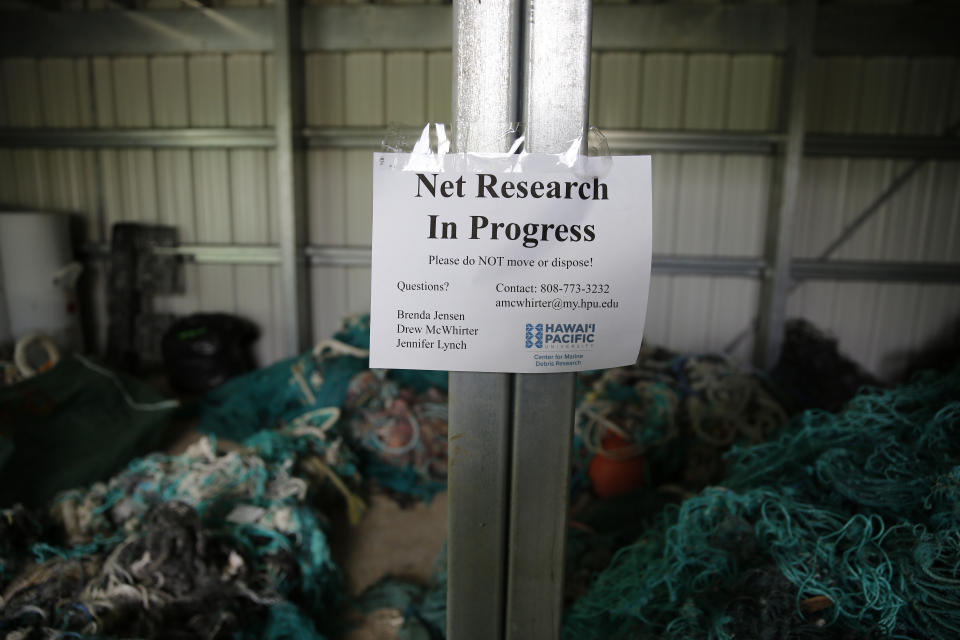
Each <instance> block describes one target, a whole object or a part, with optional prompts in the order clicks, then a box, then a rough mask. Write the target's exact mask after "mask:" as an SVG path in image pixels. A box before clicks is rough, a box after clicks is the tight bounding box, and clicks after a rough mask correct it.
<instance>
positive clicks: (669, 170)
mask: <svg viewBox="0 0 960 640" xmlns="http://www.w3.org/2000/svg"><path fill="white" fill-rule="evenodd" d="M592 66H593V69H592V80H593V83H592V85H591V89H592V96H591V114H592V115H591V120H592V122H593V123H594V124H596V125H597V126H598V127H600V128H601V130H602V129H603V128H628V129H671V130H713V131H727V130H738V131H769V130H773V129H775V128H776V127H777V124H778V122H777V120H778V114H779V112H780V75H781V66H782V64H781V61H780V59H779V58H778V57H775V56H770V55H761V56H758V55H710V54H690V55H685V54H676V53H648V54H639V53H624V52H600V53H595V54H594V56H593V65H592ZM771 170H772V160H771V159H770V158H769V157H767V156H749V155H727V156H724V155H717V154H676V153H659V154H655V156H654V161H653V172H654V176H653V192H654V193H653V199H654V200H653V216H654V217H653V233H654V241H653V250H654V253H658V254H683V255H699V256H755V257H759V256H762V254H763V249H764V238H765V233H766V226H765V219H766V214H767V209H768V206H769V198H770V194H769V185H770V177H771ZM650 289H651V290H650V301H649V307H648V312H647V324H646V337H645V339H646V340H647V341H648V342H650V343H653V344H661V345H666V346H669V347H672V348H677V349H684V350H694V351H705V350H711V349H712V350H716V349H721V348H723V346H724V345H726V344H727V343H729V342H730V341H731V340H732V339H733V338H734V337H736V335H737V334H738V333H740V332H741V331H742V330H743V329H744V327H747V326H749V324H750V323H751V322H752V319H753V318H754V317H755V316H756V313H757V302H758V295H759V290H760V288H759V283H758V282H757V281H754V280H745V279H735V278H722V277H688V276H664V275H659V276H654V278H653V279H652V281H651V285H650ZM752 348H753V343H752V340H748V341H744V342H743V343H741V345H740V346H739V348H738V349H737V351H736V353H735V355H737V356H739V357H742V358H744V359H749V357H750V353H751V350H752Z"/></svg>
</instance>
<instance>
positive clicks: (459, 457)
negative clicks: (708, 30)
mask: <svg viewBox="0 0 960 640" xmlns="http://www.w3.org/2000/svg"><path fill="white" fill-rule="evenodd" d="M519 7H520V3H519V0H488V1H487V2H476V1H475V0H456V1H455V2H454V8H453V33H454V39H453V86H454V89H453V114H454V143H455V144H456V150H457V151H471V152H480V151H490V152H503V151H506V150H507V149H508V146H507V145H508V144H509V142H510V141H509V140H508V139H507V138H506V137H505V135H504V134H505V133H506V131H507V129H508V126H509V124H510V123H513V122H515V121H516V120H517V115H518V104H519V89H518V87H519V60H520V53H519V46H520V44H519V43H520V8H519ZM510 380H511V376H509V375H507V374H500V373H455V372H454V373H451V374H450V429H449V456H450V464H449V474H448V487H449V493H448V500H449V504H450V507H449V522H448V531H447V558H448V560H447V562H448V566H447V570H448V573H447V580H448V582H447V584H448V588H447V637H448V638H450V640H501V639H502V638H503V624H504V622H503V620H504V618H503V605H504V593H505V590H506V583H505V571H506V570H505V567H506V548H505V544H506V536H507V504H508V503H507V487H508V482H509V471H510V396H511V392H510Z"/></svg>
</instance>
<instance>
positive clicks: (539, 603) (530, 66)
mask: <svg viewBox="0 0 960 640" xmlns="http://www.w3.org/2000/svg"><path fill="white" fill-rule="evenodd" d="M524 28H525V47H524V52H525V64H524V90H523V104H524V110H523V113H524V122H525V124H526V148H527V150H528V151H534V152H543V153H561V152H563V151H566V150H567V149H569V148H570V145H571V144H575V143H576V142H577V141H579V142H580V144H581V151H582V150H583V149H584V148H585V142H586V140H585V134H586V129H587V112H588V108H589V103H590V80H589V78H590V32H591V1H590V0H527V6H526V12H525V15H524ZM574 390H575V377H574V374H572V373H556V374H521V375H517V376H515V380H514V410H513V412H514V413H513V451H512V454H511V455H512V458H513V460H512V465H513V466H512V470H511V489H510V535H509V538H508V550H509V554H508V555H509V560H508V565H507V567H508V568H507V608H506V617H507V623H506V624H507V632H506V638H507V640H556V638H559V637H560V623H561V613H562V605H563V575H564V552H565V549H566V540H567V511H568V509H569V503H570V450H571V444H572V440H573V418H574Z"/></svg>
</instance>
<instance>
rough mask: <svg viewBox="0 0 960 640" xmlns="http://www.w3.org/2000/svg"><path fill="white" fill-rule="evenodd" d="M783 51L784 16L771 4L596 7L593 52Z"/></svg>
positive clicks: (785, 36) (782, 12) (780, 10)
mask: <svg viewBox="0 0 960 640" xmlns="http://www.w3.org/2000/svg"><path fill="white" fill-rule="evenodd" d="M786 46H787V13H786V11H784V9H783V7H782V6H778V5H773V4H768V5H764V4H749V5H703V4H686V3H684V4H673V3H671V4H656V5H636V6H630V5H624V6H616V5H600V6H597V7H596V8H595V9H594V13H593V48H594V50H597V49H600V50H611V49H620V50H630V51H711V52H725V51H729V52H733V51H741V52H776V51H784V50H785V49H786Z"/></svg>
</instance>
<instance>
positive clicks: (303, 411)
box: [198, 315, 447, 500]
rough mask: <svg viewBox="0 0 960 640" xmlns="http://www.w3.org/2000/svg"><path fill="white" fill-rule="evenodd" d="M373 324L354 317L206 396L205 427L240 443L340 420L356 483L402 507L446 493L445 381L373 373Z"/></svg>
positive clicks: (201, 420)
mask: <svg viewBox="0 0 960 640" xmlns="http://www.w3.org/2000/svg"><path fill="white" fill-rule="evenodd" d="M369 345H370V319H369V316H366V315H363V316H355V317H351V318H348V319H347V320H346V321H345V322H344V325H343V327H342V328H341V330H340V331H339V332H337V334H335V335H334V337H333V339H331V340H324V341H323V342H320V343H319V344H318V345H317V346H316V347H315V348H314V349H312V350H311V351H309V352H307V353H304V354H301V355H300V356H297V357H296V358H291V359H288V360H284V361H281V362H278V363H276V364H274V365H272V366H270V367H267V368H264V369H260V370H258V371H254V372H252V373H249V374H247V375H244V376H241V377H238V378H234V379H233V380H231V381H229V382H227V383H226V384H224V385H223V386H221V387H219V388H218V389H216V390H214V391H212V392H211V393H209V394H208V395H207V396H206V397H205V398H204V402H203V404H202V405H201V407H200V410H199V416H198V429H200V430H201V431H203V432H205V433H209V434H213V435H216V436H218V437H222V438H227V439H230V440H232V441H235V442H243V441H246V440H248V439H250V438H254V437H257V434H262V433H263V432H264V431H270V430H276V429H280V428H283V427H284V426H289V425H297V424H312V423H315V422H317V420H318V419H319V420H321V421H322V420H325V419H326V418H327V417H329V416H335V423H334V425H333V426H332V429H333V431H334V432H335V433H337V434H339V435H342V436H343V438H344V441H345V443H346V444H347V445H348V446H349V447H350V448H351V449H352V450H353V451H354V452H355V454H356V459H357V463H358V467H359V468H358V469H357V472H358V473H357V474H356V475H354V477H355V478H356V479H357V480H358V481H359V480H360V479H361V478H362V479H365V480H374V481H376V482H377V483H378V485H379V486H381V487H383V488H384V489H386V490H388V491H390V492H392V493H394V494H395V495H397V496H400V497H403V498H404V499H422V500H429V499H430V498H431V497H432V496H434V495H435V494H436V493H437V492H439V491H442V490H443V489H444V488H445V487H446V478H447V470H446V464H447V447H446V444H447V396H446V391H447V374H446V372H438V371H408V370H392V371H383V370H371V369H369V368H368V367H369V360H368V352H367V349H368V347H369Z"/></svg>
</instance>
